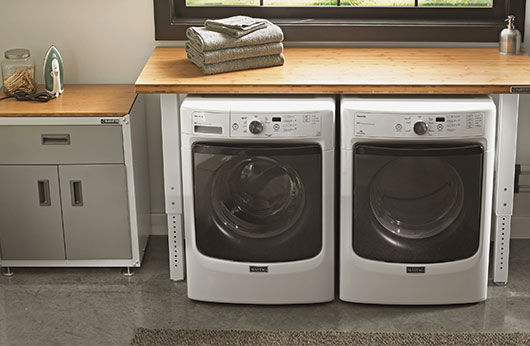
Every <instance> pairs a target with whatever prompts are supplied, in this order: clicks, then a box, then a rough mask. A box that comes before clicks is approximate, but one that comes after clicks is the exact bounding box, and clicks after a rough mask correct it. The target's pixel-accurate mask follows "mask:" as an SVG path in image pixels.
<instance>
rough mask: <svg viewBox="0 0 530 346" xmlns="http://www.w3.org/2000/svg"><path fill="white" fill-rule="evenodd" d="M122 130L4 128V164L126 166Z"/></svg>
mask: <svg viewBox="0 0 530 346" xmlns="http://www.w3.org/2000/svg"><path fill="white" fill-rule="evenodd" d="M121 131H122V129H121V126H115V125H114V126H113V125H108V126H98V125H95V126H92V125H83V126H28V125H23V126H20V125H8V126H0V164H4V165H13V164H87V163H93V164H97V163H123V162H124V160H123V140H122V132H121Z"/></svg>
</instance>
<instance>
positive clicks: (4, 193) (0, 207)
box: [0, 166, 65, 260]
mask: <svg viewBox="0 0 530 346" xmlns="http://www.w3.org/2000/svg"><path fill="white" fill-rule="evenodd" d="M0 245H1V249H2V259H9V260H21V259H26V260H31V259H45V260H60V259H62V260H64V259H65V250H64V238H63V224H62V218H61V199H60V194H59V178H58V171H57V166H0Z"/></svg>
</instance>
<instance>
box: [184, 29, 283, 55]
mask: <svg viewBox="0 0 530 346" xmlns="http://www.w3.org/2000/svg"><path fill="white" fill-rule="evenodd" d="M186 36H187V37H188V38H189V39H190V44H191V45H193V46H195V48H196V50H198V51H202V52H207V51H212V50H217V49H226V48H235V47H243V46H254V45H258V44H264V43H271V42H281V41H282V40H283V32H282V29H280V27H278V26H277V25H274V24H272V23H270V22H268V23H267V26H266V27H265V28H263V29H260V30H256V31H254V32H251V33H250V34H248V35H245V36H242V37H240V38H235V37H232V36H230V35H227V34H223V33H220V32H217V31H212V30H208V29H206V28H205V27H197V26H192V27H190V28H188V30H186Z"/></svg>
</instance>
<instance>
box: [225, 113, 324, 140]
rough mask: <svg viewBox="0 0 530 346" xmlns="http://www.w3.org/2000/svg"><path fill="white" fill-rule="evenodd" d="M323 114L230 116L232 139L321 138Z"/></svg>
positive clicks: (246, 114) (249, 114) (250, 114)
mask: <svg viewBox="0 0 530 346" xmlns="http://www.w3.org/2000/svg"><path fill="white" fill-rule="evenodd" d="M321 131H322V114H320V113H317V112H314V113H309V112H308V113H287V114H280V113H278V114H276V113H275V114H263V113H260V114H252V113H245V114H237V113H236V114H234V113H232V114H231V115H230V136H231V137H320V135H321Z"/></svg>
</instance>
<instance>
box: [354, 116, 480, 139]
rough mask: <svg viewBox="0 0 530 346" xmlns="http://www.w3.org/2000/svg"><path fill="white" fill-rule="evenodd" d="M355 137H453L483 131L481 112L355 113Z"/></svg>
mask: <svg viewBox="0 0 530 346" xmlns="http://www.w3.org/2000/svg"><path fill="white" fill-rule="evenodd" d="M353 121H354V131H355V135H356V136H358V137H453V136H475V135H482V134H483V133H484V114H482V113H447V114H378V113H355V116H354V120H353Z"/></svg>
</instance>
